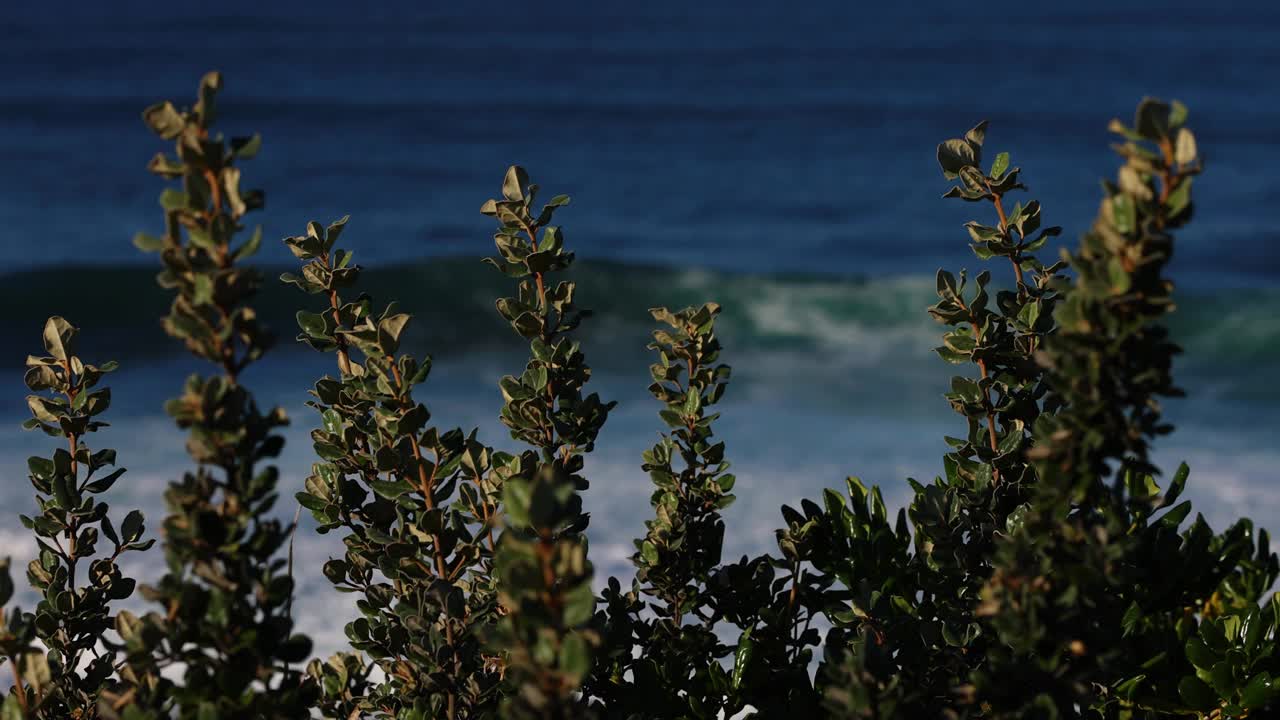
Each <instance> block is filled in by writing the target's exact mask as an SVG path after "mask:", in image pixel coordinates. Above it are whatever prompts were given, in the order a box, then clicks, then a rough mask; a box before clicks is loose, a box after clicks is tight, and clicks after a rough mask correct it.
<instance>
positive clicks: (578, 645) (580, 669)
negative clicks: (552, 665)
mask: <svg viewBox="0 0 1280 720" xmlns="http://www.w3.org/2000/svg"><path fill="white" fill-rule="evenodd" d="M560 669H561V670H563V671H564V672H565V674H566V675H568V676H569V677H570V678H571V679H572V680H573V681H574V682H575V683H576V682H577V681H578V680H579V679H581V678H582V677H583V676H585V675H586V674H587V671H588V670H590V669H591V649H590V648H589V647H588V646H587V641H586V640H584V639H583V638H582V635H581V634H580V633H576V632H572V633H569V634H568V635H566V636H565V638H564V642H563V643H562V644H561V646H560Z"/></svg>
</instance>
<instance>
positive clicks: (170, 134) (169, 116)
mask: <svg viewBox="0 0 1280 720" xmlns="http://www.w3.org/2000/svg"><path fill="white" fill-rule="evenodd" d="M142 121H143V122H144V123H146V124H147V127H149V128H151V131H152V132H154V133H155V134H157V135H159V136H160V137H162V138H164V139H165V140H172V139H174V138H176V137H178V135H180V134H181V133H182V129H183V128H184V127H185V126H186V121H184V120H183V119H182V114H181V113H179V112H178V109H177V108H175V107H174V106H173V103H171V102H169V101H167V100H166V101H164V102H159V103H156V104H155V105H151V106H150V107H148V108H147V109H146V110H143V111H142Z"/></svg>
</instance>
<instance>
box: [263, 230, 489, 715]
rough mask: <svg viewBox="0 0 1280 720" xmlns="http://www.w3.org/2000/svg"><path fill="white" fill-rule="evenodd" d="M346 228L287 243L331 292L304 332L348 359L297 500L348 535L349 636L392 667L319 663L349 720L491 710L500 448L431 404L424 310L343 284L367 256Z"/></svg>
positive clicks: (324, 401)
mask: <svg viewBox="0 0 1280 720" xmlns="http://www.w3.org/2000/svg"><path fill="white" fill-rule="evenodd" d="M345 225H346V218H343V219H342V220H339V221H338V222H336V223H334V224H332V225H330V226H329V227H328V228H327V229H326V228H323V227H321V226H320V225H319V224H318V223H311V224H309V225H308V226H307V234H305V235H302V236H299V237H293V238H288V239H286V240H285V243H286V244H287V245H288V247H289V249H290V250H291V251H292V252H293V254H294V255H295V256H297V257H298V258H299V259H301V260H303V261H304V262H305V263H306V264H305V265H304V266H303V269H302V275H301V277H299V276H295V275H285V276H284V277H283V278H282V279H283V280H284V281H285V282H288V283H290V284H293V285H296V286H297V287H299V288H300V289H302V290H304V291H306V292H308V293H310V294H313V295H321V296H323V298H324V300H325V301H326V307H325V308H323V310H322V312H319V313H311V312H306V311H303V312H299V313H298V325H299V326H300V327H301V329H302V334H301V335H299V336H298V340H299V341H301V342H305V343H307V344H309V345H311V346H312V347H314V348H315V349H317V350H320V351H324V352H334V353H335V354H336V355H337V362H338V369H339V372H340V377H339V378H337V379H335V378H332V377H328V376H326V377H324V378H322V379H321V380H320V381H319V382H318V383H316V386H315V389H314V390H313V391H312V392H311V394H312V395H313V396H314V398H315V400H313V401H311V402H309V403H308V404H309V405H311V406H312V407H314V408H315V409H316V411H317V412H319V413H320V416H321V427H320V428H318V429H316V430H314V431H312V433H311V437H312V439H313V440H314V441H315V451H316V454H317V455H318V456H319V457H320V458H321V460H322V462H319V463H317V464H316V465H314V466H313V467H312V473H311V475H310V476H309V477H308V478H307V480H306V492H301V493H298V495H297V497H298V501H299V502H300V503H301V504H302V505H303V506H304V507H306V508H308V509H309V510H311V512H312V514H313V515H314V516H315V518H316V521H317V522H318V523H319V528H318V530H319V531H320V532H322V533H325V532H329V531H330V530H333V529H337V528H342V529H343V531H344V532H345V535H344V537H343V543H344V545H345V546H346V554H345V556H344V557H342V558H340V559H331V560H329V562H327V563H325V566H324V574H325V577H327V578H328V579H329V580H330V581H331V582H332V583H333V584H334V586H335V587H337V588H338V590H340V591H342V592H358V593H360V594H361V595H362V599H361V600H359V601H358V602H357V605H358V606H359V608H360V611H361V617H360V618H359V619H357V620H355V621H354V622H351V623H348V624H347V626H346V633H347V637H348V638H349V639H350V640H351V645H352V647H353V648H355V649H356V650H359V651H362V652H364V653H367V654H368V655H369V656H370V657H371V658H373V661H374V662H375V663H376V664H377V666H378V667H379V668H380V669H381V670H382V673H383V677H384V679H383V680H382V681H381V682H378V683H366V682H364V681H363V678H364V677H365V670H364V669H363V668H362V664H363V661H362V660H361V659H360V658H359V657H358V656H356V655H341V656H337V657H334V658H331V659H330V660H329V662H328V664H327V665H325V664H321V663H320V662H319V661H316V662H313V663H312V665H311V667H310V668H309V672H311V673H312V675H314V676H316V677H318V678H319V679H320V681H321V683H322V687H323V689H324V691H325V702H326V703H330V704H331V705H330V707H331V708H332V709H331V710H330V712H335V713H337V714H338V716H341V717H346V716H348V715H349V714H350V713H352V712H355V713H357V715H358V716H360V717H396V718H402V719H404V720H417V719H419V718H423V719H425V718H437V717H439V718H450V719H451V720H452V719H453V718H477V717H491V716H493V713H494V708H495V706H496V701H497V698H498V695H497V685H498V679H499V674H498V672H497V671H496V669H495V668H493V667H491V665H492V663H491V662H490V661H489V660H488V659H487V658H486V655H485V654H484V652H482V649H481V647H480V637H481V636H482V635H483V634H484V633H485V632H487V628H488V626H490V625H492V624H493V622H494V621H495V620H496V618H497V593H496V589H495V586H494V582H493V573H492V568H493V550H494V544H495V543H494V528H495V526H496V524H497V520H498V493H499V490H500V488H499V486H497V485H495V484H494V482H493V476H492V474H491V472H490V456H491V453H490V450H489V449H488V448H487V447H485V446H483V445H481V444H480V443H479V442H478V441H477V440H476V439H475V432H472V433H470V434H464V433H463V432H462V431H461V430H449V431H446V432H441V431H439V430H437V429H436V428H435V427H431V426H429V425H428V423H429V421H430V418H431V413H430V412H429V411H428V410H427V407H426V406H425V405H423V404H422V403H420V402H417V401H415V400H414V398H413V391H414V389H415V387H417V386H419V385H421V384H422V383H424V382H425V381H426V379H427V375H428V373H429V371H430V370H431V360H430V358H424V359H423V360H422V361H419V360H417V359H415V358H414V357H413V356H411V355H409V354H408V353H405V352H402V351H401V345H402V342H401V341H402V336H403V335H404V333H405V330H406V328H407V327H408V324H409V320H410V317H409V316H408V315H407V314H404V313H398V312H396V308H395V304H394V303H391V304H390V305H387V306H386V307H385V308H383V309H381V310H378V309H376V308H375V306H374V303H373V300H372V298H370V297H369V296H368V295H364V294H362V295H360V296H359V297H357V298H356V299H355V300H354V301H350V302H344V301H343V299H342V297H341V295H340V294H339V291H340V290H343V289H345V288H349V287H351V286H353V285H354V284H355V283H356V281H357V279H358V277H359V273H360V268H359V266H356V265H352V264H351V256H352V254H351V253H350V252H349V251H345V250H342V249H341V248H337V247H335V243H336V242H337V240H338V236H339V234H340V233H341V232H342V229H343V228H344V227H345ZM497 460H498V461H499V462H506V460H504V459H503V457H502V456H501V455H499V456H497Z"/></svg>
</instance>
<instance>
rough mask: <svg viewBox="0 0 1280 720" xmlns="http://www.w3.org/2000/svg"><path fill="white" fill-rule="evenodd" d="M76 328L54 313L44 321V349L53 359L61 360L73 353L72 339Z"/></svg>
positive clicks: (68, 357) (66, 358)
mask: <svg viewBox="0 0 1280 720" xmlns="http://www.w3.org/2000/svg"><path fill="white" fill-rule="evenodd" d="M75 336H76V329H75V328H73V327H71V323H69V322H67V321H66V320H64V319H62V318H61V317H59V316H57V315H54V316H53V317H51V318H49V319H48V320H46V321H45V323H44V349H45V352H47V353H49V354H50V355H52V356H53V357H54V358H55V359H57V360H61V361H63V362H65V361H67V360H68V359H70V357H71V356H72V355H74V354H75V345H74V339H75Z"/></svg>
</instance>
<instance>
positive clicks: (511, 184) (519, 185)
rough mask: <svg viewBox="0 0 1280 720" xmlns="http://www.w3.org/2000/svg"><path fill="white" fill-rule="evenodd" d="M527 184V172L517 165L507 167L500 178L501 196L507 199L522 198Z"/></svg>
mask: <svg viewBox="0 0 1280 720" xmlns="http://www.w3.org/2000/svg"><path fill="white" fill-rule="evenodd" d="M528 185H529V174H528V173H526V172H525V170H524V168H522V167H520V166H519V165H512V166H511V167H509V168H507V174H506V176H505V177H503V179H502V196H503V197H505V198H506V199H508V200H512V201H516V200H524V188H525V187H528Z"/></svg>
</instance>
